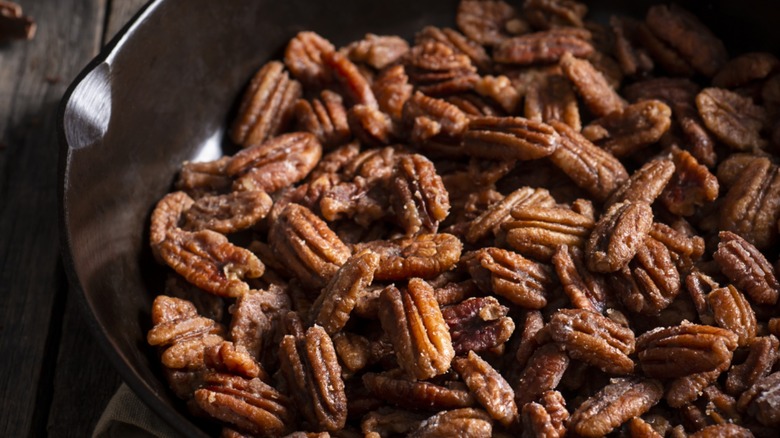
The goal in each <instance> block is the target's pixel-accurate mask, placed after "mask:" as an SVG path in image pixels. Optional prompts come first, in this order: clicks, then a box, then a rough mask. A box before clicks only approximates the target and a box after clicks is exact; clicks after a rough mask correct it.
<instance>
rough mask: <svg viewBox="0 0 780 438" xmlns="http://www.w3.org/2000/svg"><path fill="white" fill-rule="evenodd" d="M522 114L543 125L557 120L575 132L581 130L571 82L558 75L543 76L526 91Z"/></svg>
mask: <svg viewBox="0 0 780 438" xmlns="http://www.w3.org/2000/svg"><path fill="white" fill-rule="evenodd" d="M524 112H525V116H526V117H527V118H529V119H531V120H536V121H539V122H545V123H549V122H551V121H553V120H558V121H560V122H563V123H566V124H567V125H569V126H571V127H572V128H573V129H574V130H576V131H579V130H580V128H581V123H580V110H579V108H578V107H577V96H576V95H575V94H574V89H572V87H571V82H569V80H568V79H566V77H564V76H563V75H560V74H549V75H544V76H542V77H541V78H540V79H539V80H538V81H537V83H536V86H534V87H529V88H528V90H526V93H525V107H524Z"/></svg>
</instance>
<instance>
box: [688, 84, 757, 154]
mask: <svg viewBox="0 0 780 438" xmlns="http://www.w3.org/2000/svg"><path fill="white" fill-rule="evenodd" d="M696 107H697V108H698V109H699V114H701V118H702V119H703V120H704V124H705V125H707V128H708V129H709V130H710V131H711V132H712V133H713V134H715V136H717V137H718V139H720V140H721V141H722V142H724V143H726V144H727V145H729V146H731V147H732V148H734V149H737V150H740V151H744V150H758V149H761V148H763V147H764V146H766V144H767V142H766V140H764V139H763V138H761V131H762V130H763V129H764V128H765V127H766V125H767V114H766V111H765V110H764V108H763V107H760V106H758V105H755V104H754V103H753V101H752V100H751V99H750V98H749V97H744V96H741V95H739V94H737V93H735V92H733V91H729V90H724V89H722V88H705V89H704V90H702V91H701V92H700V93H699V94H698V95H697V96H696Z"/></svg>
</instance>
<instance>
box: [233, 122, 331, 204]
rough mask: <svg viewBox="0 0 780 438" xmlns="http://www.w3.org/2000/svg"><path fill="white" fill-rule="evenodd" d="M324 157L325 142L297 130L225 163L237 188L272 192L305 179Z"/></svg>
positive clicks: (251, 148)
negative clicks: (321, 143) (323, 147)
mask: <svg viewBox="0 0 780 438" xmlns="http://www.w3.org/2000/svg"><path fill="white" fill-rule="evenodd" d="M320 157H322V145H320V142H319V141H318V140H317V138H316V137H315V136H314V135H312V134H310V133H308V132H294V133H290V134H283V135H280V136H278V137H275V138H273V139H271V140H268V141H266V142H265V143H260V144H257V145H253V146H251V147H249V148H247V149H244V150H242V151H241V152H239V153H237V154H236V155H234V156H233V158H232V159H231V160H230V162H229V163H228V164H227V166H226V167H225V172H226V173H227V174H228V176H230V177H232V178H234V179H235V181H234V182H233V188H234V189H235V190H261V191H264V192H268V193H272V192H275V191H277V190H279V189H281V188H284V187H287V186H289V185H290V184H292V183H295V182H298V181H300V180H302V179H303V178H304V177H305V176H306V175H307V174H308V173H309V172H311V170H312V169H314V166H316V165H317V162H318V161H319V160H320Z"/></svg>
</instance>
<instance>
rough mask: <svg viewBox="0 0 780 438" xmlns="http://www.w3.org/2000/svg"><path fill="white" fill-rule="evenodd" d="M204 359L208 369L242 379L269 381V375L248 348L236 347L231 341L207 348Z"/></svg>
mask: <svg viewBox="0 0 780 438" xmlns="http://www.w3.org/2000/svg"><path fill="white" fill-rule="evenodd" d="M203 359H204V362H205V364H206V366H207V367H209V368H211V369H214V370H217V371H219V372H223V373H228V374H234V375H237V376H241V377H246V378H248V379H252V378H255V377H259V378H260V379H261V380H267V379H268V375H267V374H266V373H265V371H264V370H263V369H262V368H260V365H259V364H258V363H257V362H255V360H254V359H253V358H252V356H250V355H249V352H248V351H247V350H246V348H244V347H242V346H240V345H235V344H233V343H232V342H230V341H223V342H222V343H219V344H216V345H212V346H209V347H206V349H205V350H204V352H203Z"/></svg>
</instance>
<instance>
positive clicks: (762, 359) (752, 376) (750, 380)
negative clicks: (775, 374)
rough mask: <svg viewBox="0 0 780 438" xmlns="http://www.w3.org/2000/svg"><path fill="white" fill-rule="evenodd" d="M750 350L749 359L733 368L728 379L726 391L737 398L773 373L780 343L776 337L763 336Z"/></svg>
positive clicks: (753, 340)
mask: <svg viewBox="0 0 780 438" xmlns="http://www.w3.org/2000/svg"><path fill="white" fill-rule="evenodd" d="M748 348H749V353H748V356H747V359H745V361H744V362H742V363H741V364H739V365H734V366H733V367H731V369H730V370H729V372H728V377H727V378H726V385H725V388H726V391H727V392H728V393H729V394H731V395H733V396H735V397H736V396H737V395H740V394H742V393H743V392H745V391H747V390H748V389H750V388H752V387H753V386H755V384H756V382H758V381H759V380H760V379H762V378H764V377H765V376H767V375H769V373H771V372H772V366H773V365H774V364H775V362H776V361H777V356H778V348H780V342H778V340H777V338H776V337H775V336H774V335H769V336H762V337H757V338H753V339H752V340H751V341H750V345H749V347H748Z"/></svg>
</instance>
